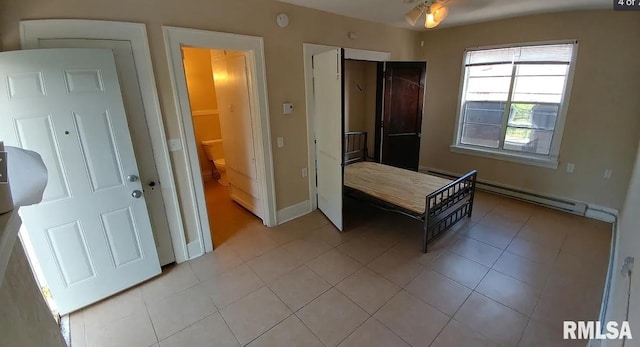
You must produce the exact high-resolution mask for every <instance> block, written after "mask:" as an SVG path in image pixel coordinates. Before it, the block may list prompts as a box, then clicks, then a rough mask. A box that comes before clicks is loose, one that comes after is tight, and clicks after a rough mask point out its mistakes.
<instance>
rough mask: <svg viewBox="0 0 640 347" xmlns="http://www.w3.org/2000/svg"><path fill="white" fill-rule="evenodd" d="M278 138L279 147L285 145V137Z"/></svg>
mask: <svg viewBox="0 0 640 347" xmlns="http://www.w3.org/2000/svg"><path fill="white" fill-rule="evenodd" d="M276 140H277V141H278V148H282V147H284V137H278V138H277V139H276Z"/></svg>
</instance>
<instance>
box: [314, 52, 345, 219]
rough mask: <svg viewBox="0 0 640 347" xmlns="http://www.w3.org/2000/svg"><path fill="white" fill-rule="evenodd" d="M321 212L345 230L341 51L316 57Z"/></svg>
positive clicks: (315, 102) (315, 103) (316, 132)
mask: <svg viewBox="0 0 640 347" xmlns="http://www.w3.org/2000/svg"><path fill="white" fill-rule="evenodd" d="M313 93H314V114H315V117H314V119H315V135H316V162H317V163H316V178H317V186H318V189H317V192H318V209H320V211H322V213H324V214H325V215H326V216H327V217H328V218H329V219H330V220H331V222H332V223H333V224H334V225H335V226H336V228H338V229H339V230H342V184H343V166H342V163H343V155H342V145H343V143H342V142H343V141H342V139H343V132H344V131H343V130H344V129H343V126H344V121H343V118H344V113H343V102H342V101H343V98H342V96H343V83H342V50H341V49H333V50H330V51H328V52H323V53H319V54H316V55H314V56H313Z"/></svg>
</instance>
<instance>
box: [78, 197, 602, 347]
mask: <svg viewBox="0 0 640 347" xmlns="http://www.w3.org/2000/svg"><path fill="white" fill-rule="evenodd" d="M347 202H348V204H347V210H348V211H347V213H346V218H347V219H346V222H347V223H346V224H347V225H346V231H345V232H343V233H339V232H338V231H337V230H336V229H335V228H334V227H333V226H332V225H331V224H330V223H329V222H328V220H327V219H326V218H325V217H324V216H323V215H322V214H321V213H320V212H317V211H316V212H313V213H311V214H308V215H306V216H304V217H301V218H299V219H296V220H293V221H291V222H289V223H286V224H283V225H280V226H278V227H276V228H271V229H268V228H266V227H264V226H262V224H261V223H260V221H259V219H257V218H255V217H254V216H252V215H251V214H249V213H248V212H246V211H244V210H242V209H241V208H240V207H238V206H235V205H233V204H231V205H229V206H228V207H225V208H224V209H223V210H222V211H224V212H221V213H220V214H217V213H218V211H215V210H214V211H210V216H211V218H212V220H213V221H214V222H212V225H213V226H214V228H215V225H216V224H215V223H216V219H219V220H223V219H224V220H226V221H228V223H233V224H232V225H231V226H229V227H228V229H224V232H223V233H221V235H223V236H222V237H221V238H216V230H214V240H223V241H218V242H220V243H217V244H220V246H219V247H216V249H215V250H214V252H212V253H209V254H206V255H205V256H202V257H200V258H197V259H194V260H192V261H189V262H186V263H183V264H179V265H173V266H168V267H165V268H164V269H163V274H162V275H161V276H159V277H157V278H155V279H152V280H150V281H147V282H145V283H143V284H141V285H138V286H136V287H134V288H132V289H130V290H127V291H126V292H124V293H121V294H118V295H116V296H114V297H112V298H109V299H107V300H105V301H102V302H100V303H97V304H95V305H93V306H91V307H88V308H86V309H83V310H81V311H79V312H76V313H73V314H72V315H71V337H72V346H73V347H82V346H91V347H99V346H109V347H116V346H132V347H136V346H154V347H156V346H161V347H169V346H194V347H197V346H244V345H248V346H338V345H339V346H434V347H442V346H455V347H465V346H470V347H476V346H532V347H533V346H536V347H537V346H580V347H583V346H584V345H585V341H563V340H562V321H563V320H597V318H598V314H599V310H600V302H601V298H602V292H603V288H604V282H605V276H606V271H607V265H608V252H609V243H610V238H611V225H609V224H606V223H602V222H597V221H593V220H589V219H586V218H582V217H577V216H573V215H570V214H566V213H561V212H557V211H553V210H549V209H546V208H542V207H538V206H534V205H530V204H526V203H522V202H519V201H515V200H511V199H507V198H503V197H499V196H496V195H492V194H487V193H483V192H479V193H478V194H477V199H476V203H475V206H474V215H473V217H472V218H471V219H470V220H468V221H466V223H463V224H460V225H457V226H456V228H455V230H452V231H449V232H448V233H447V234H446V235H444V236H443V237H441V238H439V239H438V240H437V241H436V242H435V243H434V244H433V245H431V246H430V247H429V252H428V253H426V254H424V253H422V252H421V246H420V240H421V225H420V223H418V222H415V221H412V220H411V219H409V218H407V217H404V216H400V215H396V214H393V213H388V212H382V211H380V210H376V209H373V208H370V207H368V206H367V205H364V204H362V203H359V202H354V201H347ZM232 211H233V212H232ZM225 218H226V219H225Z"/></svg>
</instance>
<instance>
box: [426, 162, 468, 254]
mask: <svg viewBox="0 0 640 347" xmlns="http://www.w3.org/2000/svg"><path fill="white" fill-rule="evenodd" d="M477 175H478V172H477V171H476V170H473V171H470V172H469V173H467V174H466V175H464V176H462V177H460V178H458V179H457V180H455V181H453V182H451V183H449V184H447V185H446V186H444V187H442V188H440V189H438V190H436V191H435V192H433V193H431V194H429V195H427V197H426V207H425V216H424V237H423V241H424V242H423V246H424V249H423V251H424V252H425V253H426V252H427V245H428V244H429V242H431V241H432V240H433V239H435V238H436V237H438V236H440V235H442V234H443V233H444V232H445V231H447V230H449V229H450V228H451V227H452V226H453V225H454V224H456V223H457V222H458V221H460V220H461V219H463V218H465V217H471V213H472V211H473V198H474V195H475V190H476V177H477Z"/></svg>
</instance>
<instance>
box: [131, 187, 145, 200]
mask: <svg viewBox="0 0 640 347" xmlns="http://www.w3.org/2000/svg"><path fill="white" fill-rule="evenodd" d="M131 196H133V197H134V198H136V199H140V198H141V197H142V192H141V191H139V190H137V189H136V190H134V191H133V192H131Z"/></svg>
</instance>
